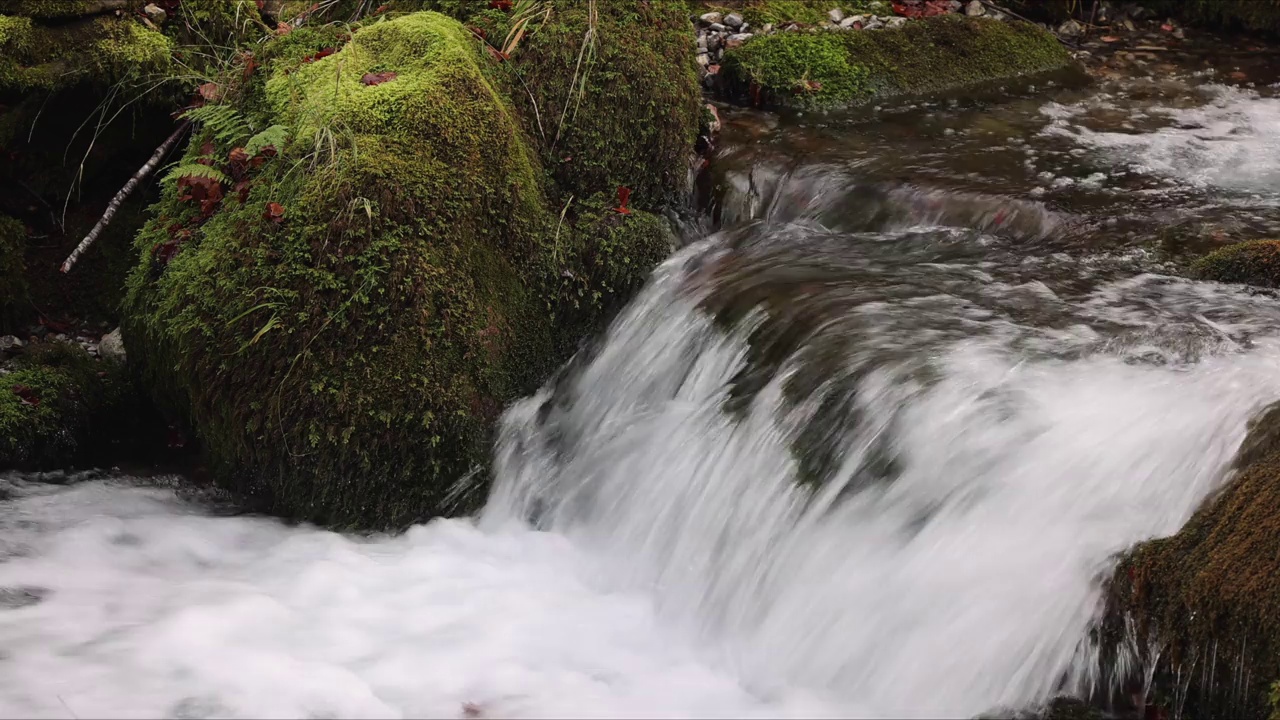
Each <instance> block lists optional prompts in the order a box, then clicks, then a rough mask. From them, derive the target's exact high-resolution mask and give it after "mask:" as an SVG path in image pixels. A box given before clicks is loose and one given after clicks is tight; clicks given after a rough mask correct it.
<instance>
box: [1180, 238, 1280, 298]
mask: <svg viewBox="0 0 1280 720" xmlns="http://www.w3.org/2000/svg"><path fill="white" fill-rule="evenodd" d="M1191 272H1192V275H1194V276H1195V277H1197V278H1200V279H1203V280H1217V281H1219V282H1235V283H1245V284H1248V285H1258V286H1261V287H1271V288H1274V287H1280V241H1277V240H1250V241H1248V242H1242V243H1236V244H1234V245H1228V246H1226V247H1223V248H1219V249H1217V250H1214V251H1213V252H1211V253H1209V254H1208V255H1205V256H1204V257H1202V258H1200V259H1199V260H1197V261H1196V262H1195V263H1193V264H1192V266H1191Z"/></svg>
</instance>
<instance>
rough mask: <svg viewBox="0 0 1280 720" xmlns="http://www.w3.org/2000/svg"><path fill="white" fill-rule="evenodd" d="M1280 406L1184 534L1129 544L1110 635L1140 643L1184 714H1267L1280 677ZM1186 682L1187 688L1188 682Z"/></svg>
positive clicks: (1160, 700)
mask: <svg viewBox="0 0 1280 720" xmlns="http://www.w3.org/2000/svg"><path fill="white" fill-rule="evenodd" d="M1277 428H1280V406H1275V407H1272V408H1271V409H1270V410H1268V411H1267V412H1265V413H1263V414H1261V415H1260V416H1259V417H1258V418H1256V419H1255V420H1254V422H1253V423H1252V427H1251V431H1250V435H1249V436H1248V439H1247V440H1246V441H1245V443H1244V445H1243V446H1242V447H1241V450H1240V453H1239V454H1238V456H1237V459H1236V463H1235V466H1236V469H1237V474H1236V475H1235V476H1234V477H1233V478H1232V479H1231V481H1230V482H1229V484H1228V485H1227V486H1226V487H1225V488H1224V489H1223V490H1222V491H1221V492H1220V493H1219V494H1218V495H1217V496H1216V497H1214V498H1212V499H1211V500H1210V501H1209V502H1208V503H1206V505H1205V506H1204V507H1203V508H1202V509H1200V510H1199V511H1198V512H1197V513H1196V514H1195V515H1194V516H1193V517H1192V518H1191V520H1190V521H1189V522H1188V523H1187V524H1186V526H1185V527H1183V529H1182V530H1181V531H1179V532H1178V533H1177V534H1176V535H1174V536H1172V537H1168V538H1161V539H1158V540H1152V541H1150V542H1146V543H1142V544H1141V545H1138V546H1137V547H1136V548H1134V549H1133V550H1132V551H1130V552H1129V553H1127V554H1126V555H1125V556H1124V558H1123V559H1122V561H1121V562H1120V564H1119V566H1118V568H1117V570H1116V572H1115V575H1114V577H1113V579H1112V581H1111V585H1110V589H1109V594H1108V608H1107V614H1106V620H1105V625H1104V628H1103V629H1104V633H1103V635H1104V638H1105V641H1106V642H1107V644H1108V645H1109V646H1111V647H1114V646H1116V645H1121V646H1123V645H1129V646H1132V647H1136V648H1151V647H1156V646H1159V647H1161V648H1162V651H1161V652H1160V653H1159V655H1158V656H1157V657H1155V658H1154V667H1149V666H1147V664H1148V663H1151V662H1152V661H1153V657H1152V655H1151V654H1150V653H1149V652H1141V651H1140V652H1139V653H1138V657H1136V658H1134V659H1135V660H1137V661H1138V666H1137V667H1133V666H1128V668H1127V669H1128V670H1129V671H1130V672H1133V673H1134V674H1135V675H1136V678H1135V680H1139V681H1140V680H1141V678H1142V673H1144V672H1145V673H1149V675H1148V677H1149V678H1150V680H1149V682H1151V683H1152V689H1151V697H1152V702H1153V703H1154V704H1158V705H1163V706H1165V707H1173V706H1174V703H1175V701H1177V702H1178V704H1179V705H1181V707H1182V712H1183V715H1184V717H1207V718H1213V717H1231V718H1247V717H1252V718H1264V717H1267V713H1268V707H1269V705H1270V703H1271V700H1270V697H1269V695H1270V691H1271V687H1272V684H1273V683H1274V682H1276V681H1277V680H1280V434H1277ZM1180 685H1182V687H1180Z"/></svg>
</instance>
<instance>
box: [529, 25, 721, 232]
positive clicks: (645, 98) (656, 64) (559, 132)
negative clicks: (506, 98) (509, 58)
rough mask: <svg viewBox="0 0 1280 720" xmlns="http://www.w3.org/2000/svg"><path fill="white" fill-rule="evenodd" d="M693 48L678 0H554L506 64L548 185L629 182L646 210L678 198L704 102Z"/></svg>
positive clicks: (608, 187) (577, 192) (582, 187)
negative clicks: (625, 0) (597, 0)
mask: <svg viewBox="0 0 1280 720" xmlns="http://www.w3.org/2000/svg"><path fill="white" fill-rule="evenodd" d="M593 5H594V6H595V7H596V10H595V12H594V13H593V11H592V6H593ZM695 53H696V48H695V46H694V39H693V32H692V30H691V28H690V25H689V10H688V6H687V4H686V3H684V2H680V1H679V0H649V1H648V2H642V3H594V4H593V3H590V2H588V1H587V0H558V1H557V2H556V3H554V7H553V10H552V12H551V14H550V15H549V16H548V18H547V20H546V22H545V23H544V24H542V25H541V26H539V27H538V29H537V31H536V32H534V33H532V34H531V35H529V36H528V37H526V38H525V39H524V40H523V41H522V42H521V43H520V45H519V48H518V52H517V53H516V54H515V56H514V58H513V62H512V66H511V70H512V72H513V73H514V74H516V75H518V76H519V80H518V84H517V90H516V91H515V92H513V94H512V95H513V99H514V100H515V102H516V104H517V106H518V107H519V108H520V111H521V116H522V117H523V118H524V120H525V126H526V128H528V130H529V134H530V136H531V137H533V138H535V141H536V142H537V144H538V146H539V147H540V149H541V151H542V152H541V155H542V157H543V159H544V161H545V163H546V167H547V168H548V169H549V170H550V171H551V173H552V175H553V177H554V178H555V180H556V184H557V185H558V186H559V187H560V188H561V189H563V190H564V191H565V192H567V193H571V194H573V195H574V196H576V197H578V198H579V199H581V198H587V197H590V196H591V195H594V194H595V193H599V192H604V193H608V194H609V195H611V196H612V195H614V193H615V192H616V189H617V188H618V187H619V186H625V187H629V188H631V190H632V202H633V203H634V204H635V205H637V206H639V207H642V208H649V209H652V208H655V207H658V206H660V205H663V204H668V203H675V202H679V201H682V200H683V199H684V197H685V195H686V193H687V191H688V189H689V184H690V183H689V174H690V173H689V168H690V161H691V152H692V149H693V144H694V141H695V140H696V138H697V134H698V123H699V121H700V120H701V113H702V105H703V103H702V91H701V88H700V87H699V85H698V73H697V65H696V62H695Z"/></svg>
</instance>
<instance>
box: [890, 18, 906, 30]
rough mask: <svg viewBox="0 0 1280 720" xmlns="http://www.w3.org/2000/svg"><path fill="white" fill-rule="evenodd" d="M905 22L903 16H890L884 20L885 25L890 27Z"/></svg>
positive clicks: (901, 24)
mask: <svg viewBox="0 0 1280 720" xmlns="http://www.w3.org/2000/svg"><path fill="white" fill-rule="evenodd" d="M906 24H907V19H906V18H904V17H892V18H889V19H888V20H887V21H886V22H885V26H886V27H891V28H900V27H902V26H903V25H906Z"/></svg>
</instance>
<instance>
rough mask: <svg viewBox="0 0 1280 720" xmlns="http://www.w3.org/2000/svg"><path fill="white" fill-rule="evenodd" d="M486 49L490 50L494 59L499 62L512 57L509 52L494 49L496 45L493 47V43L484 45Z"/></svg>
mask: <svg viewBox="0 0 1280 720" xmlns="http://www.w3.org/2000/svg"><path fill="white" fill-rule="evenodd" d="M484 49H485V50H488V51H489V54H490V55H492V56H493V59H494V60H497V61H498V62H502V61H503V60H509V59H510V58H509V57H508V56H507V54H506V53H504V52H500V51H498V50H496V49H494V47H493V46H492V45H485V46H484Z"/></svg>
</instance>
